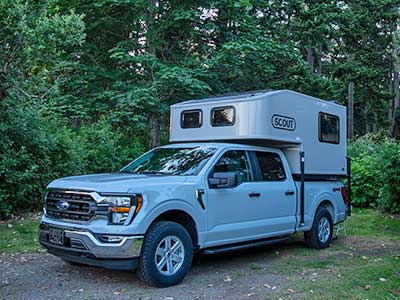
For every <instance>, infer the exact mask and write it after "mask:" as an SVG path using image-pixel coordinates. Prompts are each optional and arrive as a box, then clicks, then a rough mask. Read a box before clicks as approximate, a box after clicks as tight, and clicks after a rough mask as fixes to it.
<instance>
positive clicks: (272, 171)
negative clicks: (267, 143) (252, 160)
mask: <svg viewBox="0 0 400 300" xmlns="http://www.w3.org/2000/svg"><path fill="white" fill-rule="evenodd" d="M256 157H257V161H258V164H259V165H260V171H261V180H262V181H283V180H285V179H286V174H285V168H284V167H283V164H282V160H281V158H280V157H279V155H278V154H276V153H270V152H258V151H257V152H256Z"/></svg>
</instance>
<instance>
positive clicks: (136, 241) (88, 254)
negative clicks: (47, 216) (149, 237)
mask: <svg viewBox="0 0 400 300" xmlns="http://www.w3.org/2000/svg"><path fill="white" fill-rule="evenodd" d="M50 230H58V231H60V232H62V235H63V239H62V241H63V242H62V243H61V244H53V243H51V242H50V240H49V236H50ZM98 236H99V235H95V234H93V233H92V232H91V231H89V230H82V229H78V228H73V227H59V226H52V225H51V224H47V223H43V222H42V223H41V224H40V228H39V242H40V243H41V244H42V245H43V246H44V247H46V248H47V249H48V251H49V252H50V253H52V254H55V255H57V256H60V257H61V258H63V259H65V260H70V261H75V262H80V263H83V264H90V265H99V264H98V263H100V262H104V263H105V265H104V266H105V267H108V266H107V265H110V264H109V262H112V261H114V262H116V263H117V265H118V264H120V263H122V264H123V261H126V262H127V265H132V261H133V260H135V259H137V258H138V257H139V256H140V253H141V249H142V243H143V236H119V238H120V241H118V242H116V243H115V242H104V241H101V240H100V239H99V238H98ZM76 259H80V261H77V260H76ZM96 262H97V263H96ZM99 266H102V265H101V264H100V265H99ZM117 268H118V269H121V268H120V267H117Z"/></svg>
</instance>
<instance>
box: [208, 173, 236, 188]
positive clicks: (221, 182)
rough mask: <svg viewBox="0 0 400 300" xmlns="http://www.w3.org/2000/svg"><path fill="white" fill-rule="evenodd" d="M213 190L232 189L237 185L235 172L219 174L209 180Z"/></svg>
mask: <svg viewBox="0 0 400 300" xmlns="http://www.w3.org/2000/svg"><path fill="white" fill-rule="evenodd" d="M208 183H209V184H210V187H212V188H231V187H235V186H236V184H237V176H236V173H234V172H217V173H214V174H213V177H210V178H208Z"/></svg>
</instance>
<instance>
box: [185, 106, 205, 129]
mask: <svg viewBox="0 0 400 300" xmlns="http://www.w3.org/2000/svg"><path fill="white" fill-rule="evenodd" d="M202 123H203V120H202V111H201V109H195V110H184V111H183V112H182V113H181V127H182V128H199V127H201V125H202Z"/></svg>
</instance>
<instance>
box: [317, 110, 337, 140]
mask: <svg viewBox="0 0 400 300" xmlns="http://www.w3.org/2000/svg"><path fill="white" fill-rule="evenodd" d="M319 141H320V142H324V143H331V144H339V117H338V116H335V115H331V114H327V113H322V112H320V113H319Z"/></svg>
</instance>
